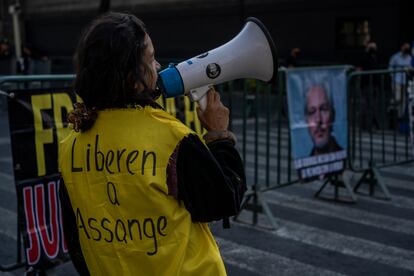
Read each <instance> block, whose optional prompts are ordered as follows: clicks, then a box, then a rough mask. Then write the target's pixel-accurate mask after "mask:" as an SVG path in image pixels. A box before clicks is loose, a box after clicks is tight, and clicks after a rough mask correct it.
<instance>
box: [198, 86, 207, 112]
mask: <svg viewBox="0 0 414 276" xmlns="http://www.w3.org/2000/svg"><path fill="white" fill-rule="evenodd" d="M207 91H208V90H207ZM198 106H200V109H201V110H202V111H204V110H206V107H207V94H204V96H203V97H201V98H200V100H198Z"/></svg>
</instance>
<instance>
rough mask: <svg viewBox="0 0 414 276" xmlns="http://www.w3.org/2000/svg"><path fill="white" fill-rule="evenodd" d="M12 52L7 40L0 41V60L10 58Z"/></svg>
mask: <svg viewBox="0 0 414 276" xmlns="http://www.w3.org/2000/svg"><path fill="white" fill-rule="evenodd" d="M11 55H12V52H11V48H10V43H9V41H8V39H7V38H2V39H0V60H1V59H8V58H11Z"/></svg>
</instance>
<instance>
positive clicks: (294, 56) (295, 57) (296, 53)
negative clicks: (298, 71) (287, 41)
mask: <svg viewBox="0 0 414 276" xmlns="http://www.w3.org/2000/svg"><path fill="white" fill-rule="evenodd" d="M300 52H301V50H300V48H298V47H296V48H293V49H292V50H291V51H290V56H289V57H288V58H287V59H286V67H287V68H293V67H298V66H299V62H298V61H299V57H300Z"/></svg>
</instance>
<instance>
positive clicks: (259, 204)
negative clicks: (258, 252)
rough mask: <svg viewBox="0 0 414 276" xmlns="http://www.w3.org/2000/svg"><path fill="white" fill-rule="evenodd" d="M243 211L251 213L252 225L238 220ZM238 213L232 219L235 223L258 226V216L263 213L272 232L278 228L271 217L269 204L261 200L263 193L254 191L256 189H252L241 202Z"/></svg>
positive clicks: (274, 219)
mask: <svg viewBox="0 0 414 276" xmlns="http://www.w3.org/2000/svg"><path fill="white" fill-rule="evenodd" d="M243 210H246V211H251V212H253V219H252V223H249V222H246V221H243V220H240V219H239V216H240V213H241V212H242V211H243ZM240 213H239V214H238V215H237V216H235V217H234V220H235V221H238V222H241V223H247V224H252V225H257V226H259V225H258V214H259V213H264V214H265V215H266V217H267V219H268V220H269V222H270V226H271V229H272V230H276V229H277V228H278V227H279V225H278V223H277V222H276V218H275V217H274V216H273V213H272V210H271V209H270V207H269V204H268V203H267V201H266V200H265V199H264V198H263V193H262V192H260V191H256V189H254V188H253V190H252V191H251V192H249V193H247V194H246V196H245V200H244V201H243V203H242V206H241V211H240Z"/></svg>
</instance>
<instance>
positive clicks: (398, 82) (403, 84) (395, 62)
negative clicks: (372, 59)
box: [388, 42, 412, 118]
mask: <svg viewBox="0 0 414 276" xmlns="http://www.w3.org/2000/svg"><path fill="white" fill-rule="evenodd" d="M411 60H412V57H411V48H410V44H409V43H407V42H405V43H403V44H402V45H401V49H400V51H399V52H397V53H395V54H394V55H392V56H391V59H390V62H389V67H388V68H389V69H390V70H399V69H410V68H412V67H411ZM407 85H408V72H395V73H392V88H393V92H394V95H393V99H392V103H393V107H394V108H395V109H396V110H397V113H398V117H399V118H402V117H403V116H404V111H405V106H406V98H407V95H406V93H407Z"/></svg>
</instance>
